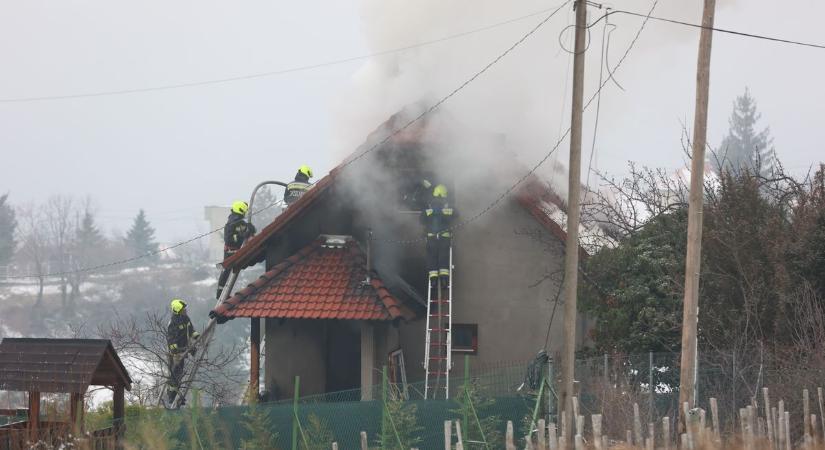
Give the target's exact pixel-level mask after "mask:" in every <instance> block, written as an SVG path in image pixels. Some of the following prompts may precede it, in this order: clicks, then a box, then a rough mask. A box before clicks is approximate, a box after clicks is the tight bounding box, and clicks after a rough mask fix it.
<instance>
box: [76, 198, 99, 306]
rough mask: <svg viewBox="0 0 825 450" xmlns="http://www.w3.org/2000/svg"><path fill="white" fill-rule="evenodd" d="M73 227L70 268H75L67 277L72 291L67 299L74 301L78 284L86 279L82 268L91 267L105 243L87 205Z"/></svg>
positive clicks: (77, 291)
mask: <svg viewBox="0 0 825 450" xmlns="http://www.w3.org/2000/svg"><path fill="white" fill-rule="evenodd" d="M78 222H79V223H78V224H77V225H76V228H75V236H74V240H73V242H72V258H71V261H72V265H73V267H72V269H74V270H76V272H75V273H73V274H72V275H71V276H70V277H69V284H70V285H71V288H72V291H71V293H70V294H69V300H70V301H71V302H73V301H74V299H75V297H76V296H77V295H78V294H79V293H80V285H81V284H82V283H83V282H84V281H85V280H86V277H87V276H88V273H87V272H85V271H83V270H82V269H84V268H88V267H91V266H93V265H94V264H95V262H96V261H97V259H98V258H97V257H98V256H99V255H101V253H102V252H101V250H102V246H103V244H104V243H105V239H104V237H103V235H102V234H101V233H100V230H99V229H98V228H97V225H96V224H95V216H94V214H93V213H92V211H91V209H89V208H88V207H87V208H86V211H85V212H84V213H83V218H82V219H79V220H78Z"/></svg>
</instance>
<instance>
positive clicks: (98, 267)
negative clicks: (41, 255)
mask: <svg viewBox="0 0 825 450" xmlns="http://www.w3.org/2000/svg"><path fill="white" fill-rule="evenodd" d="M278 203H279V202H277V201H276V202H273V203H270V204H269V205H267V206H265V207H263V208H261V209H259V210H257V211H254V212H252V213H250V214H249V216H250V217H252V216H254V215H256V214H260V213H262V212H264V211H266V210H267V209H269V208H271V207H273V206H275V205H277V204H278ZM223 228H224V227H220V228H216V229H214V230H211V231H207V232H205V233H201V234H199V235H197V236H195V237H193V238H190V239H187V240H185V241H181V242H178V243H176V244H173V245H170V246H168V247H163V248H159V249H157V250H153V251H151V252H148V253H143V254H140V255H137V256H133V257H131V258H125V259H119V260H116V261H110V262H107V263H103V264H98V265H95V266H89V267H81V268H79V269H75V270H64V271H60V272H49V273H45V274H42V275H36V274H27V275H10V276H7V277H6V278H7V279H23V278H47V277H58V276H65V275H72V274H76V273H87V272H100V271H101V269H106V268H109V267H113V266H120V265H123V264H128V263H130V262H134V261H138V260H141V259H144V258H150V257H152V256H157V255H159V254H161V253H165V252H167V251H169V250H172V249H175V248H178V247H182V246H184V245H186V244H189V243H192V242H195V241H197V240H199V239H202V238H205V237H206V236H209V235H211V234H215V233H217V232H219V231H223Z"/></svg>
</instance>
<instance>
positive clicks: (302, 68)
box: [0, 0, 569, 103]
mask: <svg viewBox="0 0 825 450" xmlns="http://www.w3.org/2000/svg"><path fill="white" fill-rule="evenodd" d="M567 3H569V0H568V1H567V2H565V3H564V4H562V5H561V6H560V7H559V9H561V7H563V6H564V5H566V4H567ZM553 9H554V8H546V9H543V10H541V11H536V12H533V13H530V14H526V15H523V16H520V17H516V18H513V19H509V20H505V21H503V22H498V23H494V24H492V25H487V26H485V27H481V28H476V29H473V30H469V31H464V32H461V33H456V34H452V35H449V36H445V37H442V38H438V39H433V40H429V41H424V42H419V43H417V44H411V45H406V46H403V47H396V48H393V49H389V50H382V51H379V52H375V53H370V54H366V55H359V56H352V57H349V58H341V59H336V60H332V61H326V62H321V63H315V64H308V65H305V66H297V67H292V68H288V69H281V70H274V71H269V72H260V73H254V74H249V75H239V76H235V77H227V78H217V79H213V80H204V81H193V82H188V83H175V84H167V85H161V86H153V87H145V88H132V89H119V90H111V91H100V92H89V93H84V94H67V95H47V96H39V97H18V98H5V99H0V103H24V102H38V101H49V100H69V99H77V98H90V97H103V96H110V95H125V94H137V93H142V92H153V91H167V90H172V89H181V88H191V87H198V86H206V85H212V84H223V83H232V82H236V81H245V80H252V79H256V78H266V77H273V76H278V75H285V74H289V73H295V72H304V71H308V70H313V69H319V68H323V67H329V66H336V65H341V64H346V63H350V62H354V61H360V60H364V59H370V58H375V57H378V56H384V55H390V54H393V53H401V52H405V51H408V50H413V49H416V48H420V47H426V46H430V45H433V44H438V43H441V42H446V41H451V40H454V39H459V38H462V37H465V36H470V35H473V34H477V33H481V32H484V31H489V30H492V29H495V28H499V27H502V26H505V25H509V24H512V23H516V22H520V21H522V20H525V19H529V18H531V17H535V16H538V15H541V14H544V13H546V12H548V11H551V10H553ZM553 14H555V12H554V13H553ZM551 17H552V16H551Z"/></svg>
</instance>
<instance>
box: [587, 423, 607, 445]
mask: <svg viewBox="0 0 825 450" xmlns="http://www.w3.org/2000/svg"><path fill="white" fill-rule="evenodd" d="M590 420H591V421H592V422H593V446H594V447H595V448H596V450H602V415H601V414H593V415H592V416H590ZM604 450H607V449H604Z"/></svg>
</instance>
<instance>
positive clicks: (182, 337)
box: [166, 314, 198, 353]
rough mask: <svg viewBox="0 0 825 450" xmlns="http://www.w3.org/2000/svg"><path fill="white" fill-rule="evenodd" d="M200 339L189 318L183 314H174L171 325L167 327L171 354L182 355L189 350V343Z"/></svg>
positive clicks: (167, 338)
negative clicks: (197, 338)
mask: <svg viewBox="0 0 825 450" xmlns="http://www.w3.org/2000/svg"><path fill="white" fill-rule="evenodd" d="M196 337H198V333H197V332H196V331H195V328H194V327H193V326H192V321H191V320H189V316H186V315H183V314H172V318H171V319H169V325H168V326H167V327H166V343H167V344H168V345H169V353H181V352H185V351H187V350H188V347H189V343H190V342H189V341H190V340H191V339H193V338H196Z"/></svg>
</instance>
